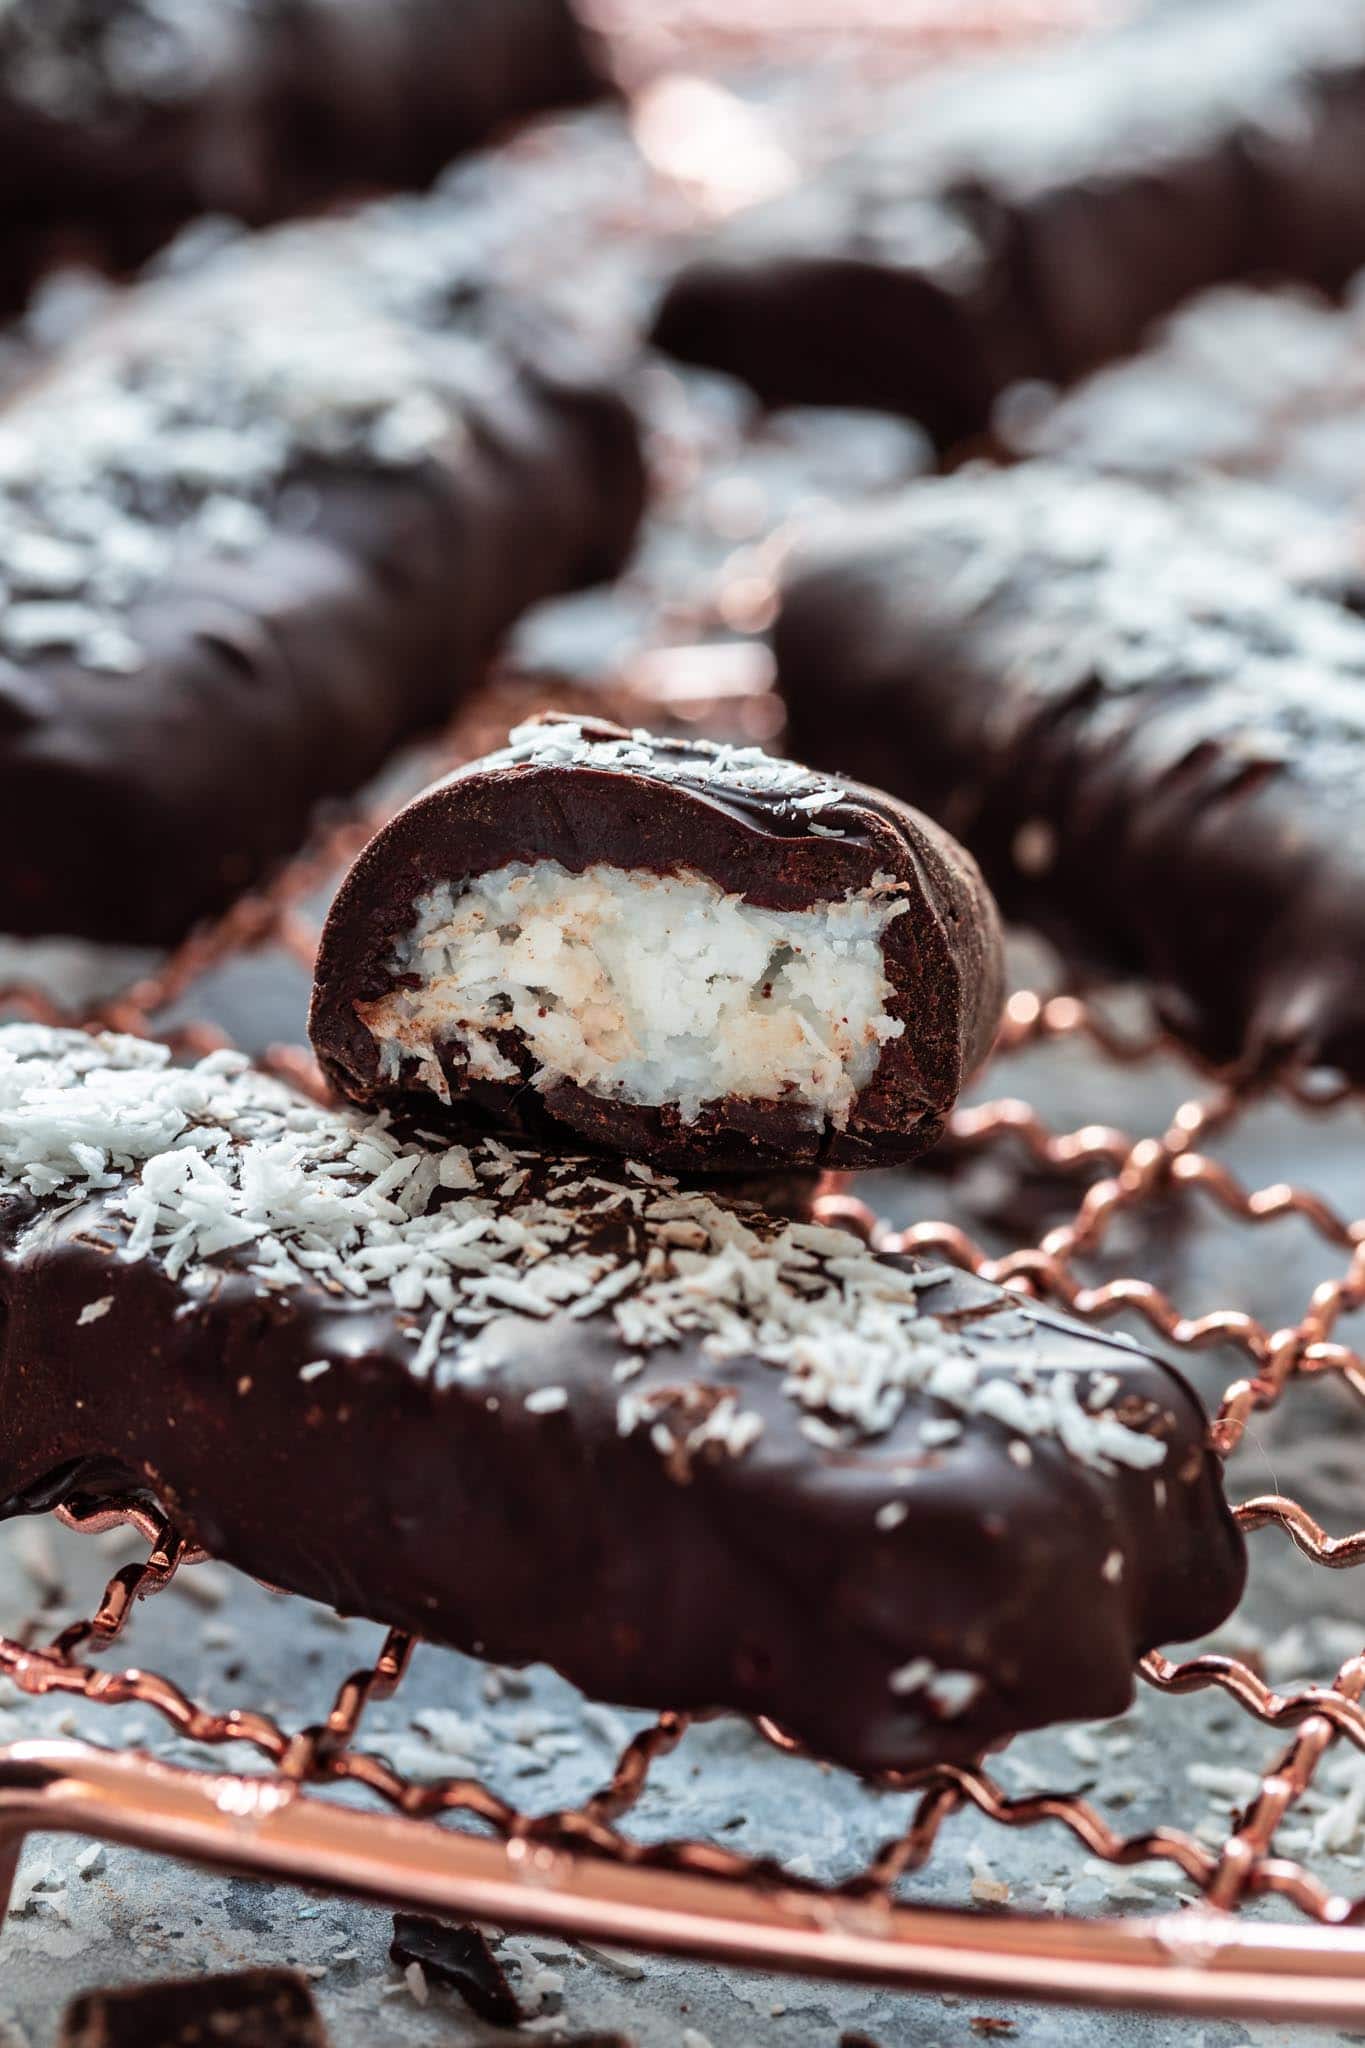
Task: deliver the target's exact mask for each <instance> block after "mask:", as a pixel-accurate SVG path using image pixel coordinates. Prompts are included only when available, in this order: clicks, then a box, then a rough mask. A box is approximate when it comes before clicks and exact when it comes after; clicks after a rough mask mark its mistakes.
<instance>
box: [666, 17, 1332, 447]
mask: <svg viewBox="0 0 1365 2048" xmlns="http://www.w3.org/2000/svg"><path fill="white" fill-rule="evenodd" d="M1362 156H1365V16H1362V15H1361V13H1360V11H1359V9H1358V8H1354V7H1343V6H1341V5H1340V4H1339V0H1263V4H1260V5H1255V6H1245V7H1238V6H1231V7H1225V8H1211V7H1197V8H1181V7H1173V8H1167V9H1165V10H1164V11H1163V12H1162V13H1161V14H1160V15H1159V16H1157V17H1156V18H1155V19H1148V20H1143V21H1138V22H1136V23H1134V24H1133V25H1131V26H1129V27H1126V28H1123V29H1120V30H1116V31H1114V32H1112V33H1109V34H1105V35H1099V34H1096V35H1093V36H1089V37H1085V38H1083V39H1080V40H1077V41H1075V42H1073V43H1069V44H1067V45H1065V46H1063V47H1062V48H1060V49H1058V50H1055V51H1042V52H1038V51H1029V52H1026V53H1024V54H1022V55H1011V56H1009V57H1007V58H1004V59H1000V60H994V61H992V62H990V63H981V64H977V65H975V66H973V67H971V68H970V69H954V70H952V71H949V72H944V71H936V72H934V73H933V75H932V76H931V77H929V78H928V79H926V80H925V81H924V83H923V84H922V85H917V86H916V87H914V88H913V89H912V90H911V91H910V92H909V93H908V94H907V95H906V96H905V97H904V98H903V99H901V100H899V101H898V102H897V104H896V111H895V115H894V119H893V120H891V121H889V122H888V123H887V125H886V127H885V129H884V131H883V132H881V133H880V134H879V135H878V136H877V137H875V138H874V139H873V140H871V141H869V142H867V143H865V144H863V145H861V146H860V147H859V148H857V149H855V150H854V151H853V152H852V153H851V154H849V155H848V156H846V157H844V158H842V159H841V160H840V161H838V162H836V163H835V164H834V165H832V166H831V167H830V168H828V169H827V170H825V171H823V172H821V173H819V174H817V175H816V176H814V177H813V178H811V179H810V180H809V181H808V182H807V183H805V184H803V185H801V186H800V187H798V188H796V189H794V190H792V191H791V192H788V193H785V194H783V195H781V196H780V197H778V198H777V199H775V200H772V201H770V202H767V203H765V204H764V205H762V206H760V207H756V208H754V209H753V210H752V211H751V212H749V213H746V214H743V215H740V216H738V217H737V218H736V219H735V220H733V221H732V222H730V223H727V225H726V226H725V227H723V228H722V229H721V230H719V231H718V233H717V234H716V236H715V237H714V239H713V240H712V241H710V242H709V243H708V244H706V245H704V246H703V247H702V248H701V250H700V251H699V252H698V253H697V254H696V255H695V256H694V257H692V258H691V259H690V260H689V261H687V262H686V263H685V264H684V266H683V268H682V270H681V272H680V274H679V275H678V277H677V278H676V279H675V281H674V283H673V284H672V286H671V288H670V289H669V291H668V293H667V295H666V297H665V299H664V302H663V305H662V307H661V310H660V313H659V318H658V325H657V335H658V339H659V341H660V342H661V343H662V345H663V346H664V347H665V348H667V349H670V350H671V351H673V353H675V354H677V355H679V356H682V357H685V358H686V359H688V360H689V361H694V362H701V363H706V364H709V365H712V366H713V367H715V368H717V369H723V370H729V371H731V372H733V373H734V374H735V375H737V376H740V377H743V378H745V379H746V380H747V381H748V382H749V383H750V384H751V385H753V387H754V388H755V390H757V391H758V392H759V393H760V395H761V396H762V397H764V398H765V399H768V400H769V401H771V402H773V403H777V404H783V403H789V402H792V401H796V402H808V401H812V402H815V403H832V404H839V405H868V406H877V407H882V408H884V409H886V410H888V411H894V412H905V413H908V414H911V415H912V416H913V417H915V418H916V419H918V420H921V421H922V422H923V423H924V425H925V426H926V427H927V428H928V429H929V431H930V432H931V433H932V434H933V435H934V436H935V437H936V438H937V439H938V440H939V441H940V442H942V443H951V442H953V441H956V440H958V439H960V438H961V437H963V436H965V435H970V434H973V433H976V432H978V431H980V430H981V429H982V428H983V427H985V425H986V424H987V422H988V419H989V416H990V412H991V407H992V404H993V402H994V400H995V398H996V397H997V395H998V394H999V393H1000V392H1001V391H1003V390H1004V389H1005V388H1006V387H1007V386H1009V385H1011V384H1013V383H1015V382H1016V381H1017V380H1019V379H1034V378H1045V379H1049V380H1051V381H1053V382H1057V383H1068V382H1070V381H1071V380H1072V379H1073V378H1075V377H1078V376H1080V375H1082V374H1083V373H1084V372H1085V371H1087V370H1089V369H1091V368H1093V367H1094V366H1095V365H1096V364H1097V363H1101V362H1104V361H1106V360H1107V359H1108V358H1110V357H1113V356H1116V355H1121V354H1124V353H1126V352H1127V351H1128V350H1130V349H1131V348H1132V347H1133V346H1134V345H1135V344H1136V343H1137V341H1138V340H1139V338H1140V337H1141V335H1142V334H1143V332H1144V330H1145V329H1146V328H1147V327H1148V326H1149V324H1150V323H1151V322H1152V321H1153V320H1154V319H1156V318H1157V317H1158V316H1159V315H1161V314H1163V313H1167V312H1169V311H1170V310H1171V309H1172V308H1173V307H1175V306H1176V305H1178V304H1179V303H1180V301H1181V300H1182V299H1185V298H1187V297H1188V296H1189V295H1190V294H1191V293H1193V292H1195V291H1199V290H1202V289H1203V288H1204V287H1206V286H1208V285H1211V284H1215V283H1218V282H1220V281H1224V280H1231V279H1237V278H1248V277H1260V276H1276V275H1278V276H1283V277H1292V278H1298V279H1302V280H1304V281H1306V282H1309V283H1314V284H1318V285H1322V286H1324V287H1326V288H1328V289H1336V288H1338V287H1340V286H1341V285H1343V284H1344V283H1345V282H1346V280H1347V278H1349V277H1350V276H1351V274H1352V273H1353V272H1354V271H1355V270H1356V268H1357V267H1358V266H1359V265H1360V263H1361V262H1362V261H1365V197H1363V196H1362V191H1361V181H1360V176H1359V166H1360V163H1361V160H1362Z"/></svg>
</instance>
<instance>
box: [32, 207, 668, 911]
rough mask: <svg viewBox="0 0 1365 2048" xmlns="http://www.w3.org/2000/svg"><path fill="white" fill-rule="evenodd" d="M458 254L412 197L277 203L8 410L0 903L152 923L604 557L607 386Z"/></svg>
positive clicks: (617, 422) (435, 700) (636, 482)
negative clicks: (305, 222)
mask: <svg viewBox="0 0 1365 2048" xmlns="http://www.w3.org/2000/svg"><path fill="white" fill-rule="evenodd" d="M475 239H477V238H475ZM480 263H481V259H480V258H479V257H478V256H477V254H475V253H473V252H472V251H471V241H470V237H469V236H468V235H466V234H464V233H463V232H462V230H461V223H460V221H459V219H458V217H457V216H454V215H452V213H451V210H450V209H445V208H442V207H439V206H437V205H435V204H434V203H432V204H428V203H424V202H416V201H408V202H393V203H392V204H390V205H388V206H381V207H376V208H373V209H371V210H370V211H368V212H366V213H364V214H362V215H359V216H356V217H355V218H353V219H351V220H348V221H340V222H334V223H322V224H317V225H312V226H298V227H291V228H282V229H277V230H275V231H273V232H272V233H271V234H269V235H267V236H265V237H262V238H260V239H258V240H255V241H242V242H239V243H236V244H233V245H232V246H230V247H228V248H226V249H225V250H223V251H221V252H220V253H219V254H218V255H217V256H215V257H213V258H210V259H208V260H207V261H206V262H205V263H204V264H203V265H202V266H201V267H200V268H199V269H198V270H197V271H195V272H194V273H192V274H190V275H188V276H186V277H183V278H179V279H173V280H167V281H165V282H162V283H158V284H155V285H149V286H144V287H141V288H139V289H137V290H135V291H134V292H133V293H131V294H130V295H129V296H128V298H127V299H126V300H125V301H124V302H123V303H122V305H121V306H120V307H119V308H118V309H116V311H115V312H114V313H113V314H112V315H111V316H110V317H109V318H108V319H107V320H106V321H105V322H104V323H103V324H102V325H101V326H100V327H99V328H98V330H97V331H96V332H94V333H92V334H91V336H90V337H89V338H88V339H87V340H85V341H84V342H83V343H80V344H78V345H76V346H75V347H74V348H73V349H71V350H70V351H69V353H68V354H67V355H66V356H65V357H64V358H63V359H62V360H61V361H60V362H59V363H58V364H57V365H56V367H55V368H54V369H53V370H52V372H51V373H50V374H49V375H48V376H47V377H46V378H45V379H43V380H42V381H41V382H39V383H37V384H36V385H35V386H34V387H33V388H32V389H31V390H30V391H29V392H28V393H27V395H26V396H24V397H23V398H22V399H20V400H19V401H17V402H16V403H15V404H13V405H12V406H11V407H10V408H9V409H8V410H7V411H6V413H5V415H4V418H3V420H0V589H2V590H3V593H4V603H3V606H0V815H3V817H4V820H5V827H6V856H5V859H4V861H3V863H0V930H3V931H7V932H10V933H16V934H20V935H35V934H39V935H40V934H45V933H66V934H72V935H75V936H78V937H87V938H93V939H104V940H109V941H115V942H128V943H134V944H144V943H145V944H159V943H168V942H172V941H174V940H175V939H177V938H179V937H180V936H181V935H182V934H183V933H184V932H185V930H186V929H187V927H188V926H190V925H191V924H192V923H193V922H194V920H196V919H198V918H200V917H202V916H204V915H205V914H206V913H209V912H212V911H215V910H217V909H219V908H221V907H222V906H223V905H224V904H225V903H227V902H228V901H230V900H231V898H232V897H233V896H234V895H236V894H237V893H238V892H239V891H241V890H242V889H244V888H246V887H247V886H248V885H249V884H251V883H253V882H255V881H257V880H259V879H260V877H261V876H262V875H263V874H265V873H266V872H267V871H268V870H269V869H270V867H271V865H272V864H273V863H275V862H276V861H278V860H279V859H280V858H281V857H282V856H284V855H286V854H288V853H290V852H292V851H293V850H294V849H295V848H296V847H297V846H298V845H299V843H300V841H301V839H302V838H303V836H304V834H305V832H306V830H307V827H308V825H309V821H310V819H311V817H312V816H313V813H314V810H315V807H316V805H317V804H318V802H319V800H320V799H322V798H324V797H327V796H331V795H333V794H336V793H339V792H343V791H348V790H353V789H355V788H356V787H357V786H358V785H359V784H360V783H361V782H363V781H364V780H365V779H366V778H367V777H368V776H370V775H372V774H373V773H374V772H375V771H376V770H377V769H378V768H379V767H380V766H381V765H382V764H383V763H384V762H385V760H386V759H387V758H388V756H389V754H390V753H391V752H392V750H393V749H394V748H395V747H396V746H397V745H399V744H400V743H402V742H403V741H405V740H409V739H411V738H413V737H415V736H416V735H417V734H418V733H420V732H423V731H425V730H429V729H431V728H433V727H435V726H436V725H438V724H439V723H441V722H442V721H443V719H444V718H445V717H446V716H448V714H449V712H450V710H451V708H452V706H453V705H454V704H455V703H456V702H457V700H458V699H459V697H460V695H461V693H462V692H463V691H464V690H466V689H467V688H468V687H469V685H470V684H471V683H472V682H473V681H474V680H475V679H477V677H478V676H479V675H480V674H481V672H482V670H483V668H484V665H485V664H486V662H487V660H488V657H489V655H490V653H491V652H492V650H493V648H494V647H495V645H496V643H497V641H498V639H499V637H500V636H501V634H502V633H503V632H504V630H505V629H506V628H507V627H508V626H509V625H510V624H511V622H512V621H513V620H514V619H516V618H517V616H518V615H519V614H520V613H521V612H522V611H523V610H524V609H525V608H526V607H527V606H528V605H530V604H532V603H534V602H535V601H536V600H537V599H539V598H542V597H546V596H549V595H552V594H554V593H557V592H560V591H563V590H566V589H569V588H572V587H575V586H577V585H579V584H582V583H586V582H592V581H594V580H596V579H598V578H601V577H605V576H608V575H609V574H611V573H612V572H613V571H615V570H616V569H617V568H618V567H619V566H620V564H621V562H622V559H623V557H624V556H625V554H626V552H627V550H628V547H629V544H630V541H631V538H632V535H633V532H634V528H635V524H636V521H637V518H638V516H639V511H640V506H641V501H642V495H643V480H642V472H641V461H640V454H639V445H638V435H637V429H636V424H635V420H634V417H633V414H632V412H631V410H630V408H629V406H628V405H627V403H626V401H625V400H624V399H623V398H622V397H621V396H620V395H618V393H617V391H616V390H615V389H614V388H612V382H611V377H612V373H611V371H610V370H609V369H608V368H607V367H602V368H601V370H600V372H599V370H597V369H594V368H593V367H591V366H590V365H589V364H588V363H587V362H586V361H585V356H586V353H587V351H586V345H585V344H584V343H583V342H582V341H581V340H580V339H579V338H577V337H575V336H573V335H570V334H568V333H567V332H565V331H563V330H562V329H550V328H548V327H545V328H543V329H535V328H533V325H532V316H531V315H530V314H529V313H528V312H526V311H525V310H522V311H518V310H517V309H515V308H513V307H512V306H510V305H508V304H507V303H506V301H505V300H504V299H503V298H502V297H501V296H500V294H498V293H497V292H495V291H494V290H493V289H492V288H491V287H488V286H487V283H486V277H485V274H484V272H483V271H482V269H481V268H480Z"/></svg>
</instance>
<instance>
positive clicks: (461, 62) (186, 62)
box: [0, 0, 606, 304]
mask: <svg viewBox="0 0 1365 2048" xmlns="http://www.w3.org/2000/svg"><path fill="white" fill-rule="evenodd" d="M605 89H606V80H605V76H604V71H603V67H602V63H601V59H600V56H599V53H598V51H597V49H596V47H595V45H594V43H593V42H592V39H591V38H590V37H589V36H588V35H587V34H586V33H585V31H584V30H583V29H582V28H581V27H580V25H579V24H578V22H577V20H576V18H575V16H574V13H573V11H572V9H571V7H570V5H569V0H289V4H288V5H287V6H283V7H282V6H279V5H277V4H275V0H232V4H230V5H223V4H222V0H177V4H176V5H175V6H173V7H169V6H166V5H165V4H164V0H161V4H158V0H9V4H7V5H6V6H5V8H4V9H3V10H0V303H7V304H13V303H15V302H16V301H17V300H18V299H19V298H20V297H21V296H22V294H23V292H24V290H25V289H26V287H27V286H28V285H29V284H30V283H31V282H32V280H33V279H34V278H35V277H37V276H38V275H39V273H40V272H41V271H42V270H43V269H44V268H45V267H46V266H47V265H48V264H49V263H51V262H53V261H54V260H59V259H63V258H67V259H69V258H70V257H71V256H73V255H76V256H80V257H82V258H84V259H85V260H86V261H93V262H95V263H98V264H102V265H104V266H106V267H110V268H113V269H118V270H123V269H128V268H129V267H131V266H132V265H134V264H137V263H140V262H141V261H142V260H143V259H144V257H146V256H149V255H150V254H151V253H152V251H153V250H155V249H156V248H158V247H159V246H160V245H161V244H162V243H163V242H165V241H167V240H169V238H170V236H171V235H172V234H174V232H175V230H176V229H177V228H178V227H180V226H181V224H182V223H183V222H185V221H187V220H190V219H191V218H193V217H194V216H195V215H197V214H202V213H211V214H226V215H229V216H231V217H232V218H234V219H238V220H245V221H249V222H251V223H252V224H254V225H257V226H259V225H262V224H264V223H266V222H268V221H274V220H281V219H283V218H284V217H285V216H286V215H288V214H291V213H299V212H302V211H305V210H306V209H308V208H311V207H318V206H322V205H325V204H327V203H329V202H332V201H334V200H336V199H338V198H340V197H343V196H345V195H347V194H351V195H355V194H357V193H363V192H366V191H374V190H375V189H377V188H380V187H385V186H393V187H399V186H408V185H424V184H426V183H427V182H428V181H429V180H430V179H431V178H433V177H434V176H435V174H436V172H437V171H439V170H440V169H441V167H442V165H443V164H445V163H448V162H449V160H450V159H451V158H452V157H454V156H456V155H458V154H459V153H460V152H461V151H462V150H466V149H469V148H471V147H472V146H473V145H474V144H476V143H478V142H480V141H481V140H483V138H484V137H485V136H487V135H489V134H490V133H492V131H493V130H495V129H497V128H500V127H502V126H503V125H504V124H506V123H507V122H509V121H511V120H513V119H515V118H516V117H518V116H520V115H524V114H529V113H532V112H535V111H536V110H537V109H539V108H542V107H549V106H557V105H568V104H570V103H574V102H578V101H582V100H586V99H590V98H593V97H595V96H596V95H597V94H598V93H600V92H602V91H604V90H605Z"/></svg>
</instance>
